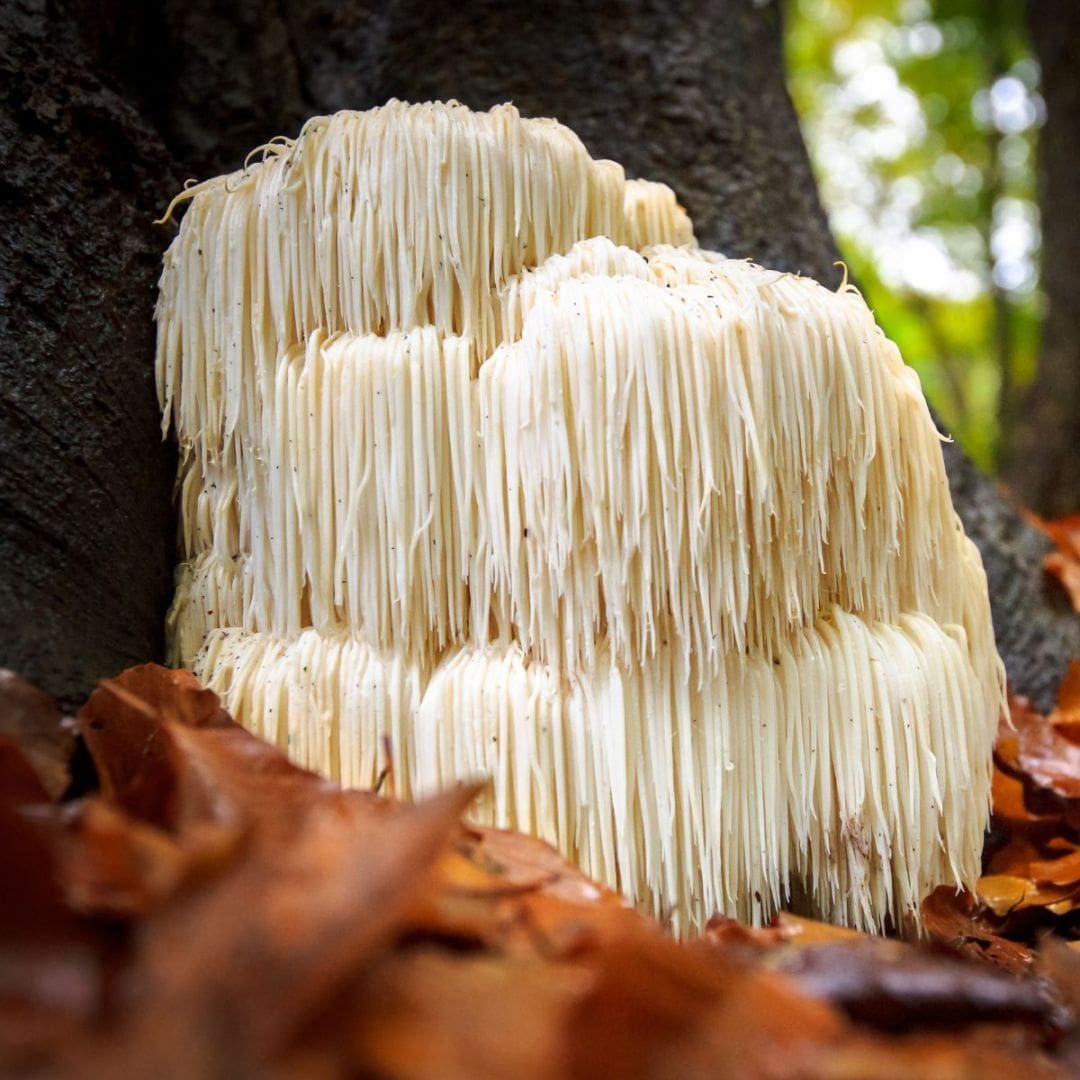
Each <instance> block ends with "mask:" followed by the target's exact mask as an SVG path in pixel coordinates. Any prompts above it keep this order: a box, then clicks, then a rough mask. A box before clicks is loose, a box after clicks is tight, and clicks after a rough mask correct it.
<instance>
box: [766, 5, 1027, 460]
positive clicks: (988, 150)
mask: <svg viewBox="0 0 1080 1080" xmlns="http://www.w3.org/2000/svg"><path fill="white" fill-rule="evenodd" d="M1023 7H1024V5H1023V0H938V2H936V3H934V4H931V3H929V2H928V0H788V7H787V41H786V44H787V62H788V72H789V79H790V86H791V92H792V97H793V98H794V101H795V105H796V108H797V109H798V111H799V115H800V118H801V120H802V123H803V130H804V133H805V135H806V139H807V144H808V146H809V148H810V152H811V157H812V159H813V162H814V168H815V172H816V174H817V177H818V182H819V185H820V188H821V194H822V198H823V200H824V202H825V205H826V207H827V209H828V211H829V215H830V220H831V222H832V226H833V230H834V232H835V234H836V238H837V242H838V243H839V245H840V248H841V251H842V252H843V254H844V257H845V259H846V260H847V261H848V263H849V266H850V268H851V273H852V276H853V278H854V280H855V281H856V282H857V283H858V284H859V286H860V288H861V289H862V290H863V292H864V294H865V296H866V298H867V301H868V302H869V303H870V305H871V306H872V307H873V308H874V310H875V312H876V314H877V317H878V320H879V322H880V323H881V325H882V326H883V327H884V328H885V331H886V333H888V334H889V335H890V336H891V337H892V338H893V339H894V340H895V341H896V342H897V344H898V345H899V346H900V348H901V351H902V352H903V354H904V358H905V359H906V360H907V361H908V363H909V364H911V365H912V366H913V367H914V368H915V369H916V370H917V371H918V372H919V375H920V377H921V378H922V381H923V386H924V388H925V390H926V392H927V395H928V396H929V397H930V399H931V401H933V403H934V405H935V406H936V407H937V408H938V410H939V412H940V413H941V416H942V418H943V420H944V421H945V423H946V424H947V425H948V426H949V428H950V429H951V430H952V431H953V432H954V434H955V435H956V437H958V438H959V439H960V441H961V443H962V444H963V445H964V447H965V449H966V450H967V451H968V453H969V454H971V456H972V457H973V458H975V460H976V461H977V462H979V464H981V465H982V466H983V467H984V468H987V469H990V470H993V469H994V467H995V465H996V461H997V456H998V451H999V449H1000V446H1001V439H1002V438H1003V437H1005V436H1006V435H1007V433H1008V428H1009V416H1010V410H1011V409H1013V408H1014V407H1015V406H1014V402H1015V399H1016V393H1017V390H1018V388H1020V387H1022V386H1023V385H1024V384H1025V383H1026V382H1029V381H1030V379H1031V377H1032V375H1033V373H1034V364H1035V355H1036V350H1037V348H1038V332H1039V323H1040V316H1041V306H1042V298H1041V295H1040V292H1039V287H1038V258H1039V225H1038V208H1037V205H1036V202H1035V159H1034V149H1035V147H1034V140H1035V134H1036V132H1037V129H1038V126H1039V123H1040V121H1041V119H1042V113H1043V104H1042V100H1041V98H1040V97H1039V95H1038V89H1037V87H1038V66H1037V64H1036V63H1035V61H1034V60H1033V58H1032V55H1031V48H1030V44H1029V42H1028V39H1027V34H1026V31H1025V28H1024V20H1023Z"/></svg>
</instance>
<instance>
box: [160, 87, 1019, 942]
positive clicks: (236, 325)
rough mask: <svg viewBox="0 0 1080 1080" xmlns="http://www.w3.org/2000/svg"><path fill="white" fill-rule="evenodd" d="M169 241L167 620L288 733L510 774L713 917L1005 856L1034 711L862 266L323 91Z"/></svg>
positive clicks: (258, 721)
mask: <svg viewBox="0 0 1080 1080" xmlns="http://www.w3.org/2000/svg"><path fill="white" fill-rule="evenodd" d="M259 156H260V158H261V159H260V160H258V161H256V162H255V163H254V164H250V165H248V166H247V167H245V169H244V170H242V171H241V172H238V173H235V174H233V175H232V176H227V177H221V178H218V179H215V180H210V181H208V182H206V183H203V184H200V185H198V186H196V187H195V188H193V189H191V190H189V191H187V192H185V193H184V194H183V195H182V196H180V198H182V199H190V205H189V206H188V208H187V212H186V214H185V216H184V219H183V223H182V225H181V228H180V230H179V233H178V235H177V236H176V239H175V240H174V242H173V244H172V245H171V247H170V248H169V250H168V253H167V255H166V257H165V268H164V273H163V275H162V280H161V297H160V305H159V311H158V321H159V351H158V358H157V373H158V382H159V387H160V393H161V400H162V405H163V409H164V412H165V424H166V425H168V424H169V423H170V421H171V423H172V425H173V427H174V429H175V431H176V435H177V437H178V439H179V444H180V448H181V468H180V481H179V489H180V500H181V521H182V536H181V543H182V548H183V557H184V562H183V563H182V565H181V567H180V569H179V572H178V588H177V593H176V599H175V603H174V606H173V609H172V612H171V615H170V632H171V641H172V647H173V649H174V659H175V660H176V661H177V662H181V663H193V664H194V667H195V670H196V671H197V672H198V674H199V675H200V676H201V677H202V678H203V679H205V680H206V681H207V682H208V683H209V684H210V685H211V686H213V687H215V688H216V689H217V690H219V691H220V692H221V693H222V694H223V695H224V698H225V700H226V702H227V704H228V706H229V707H230V708H231V709H232V710H233V711H234V712H235V714H236V715H237V716H238V717H239V718H240V719H241V720H242V721H243V722H244V723H245V724H247V725H248V726H249V727H251V728H252V729H253V730H255V731H257V732H259V733H260V734H262V735H264V736H265V737H267V738H270V739H272V740H275V741H277V742H278V743H280V744H281V745H283V746H287V747H288V749H289V751H290V753H291V754H292V755H293V756H294V757H295V758H296V759H297V760H299V761H301V762H303V763H305V764H307V765H310V766H314V767H316V768H318V769H321V770H323V771H325V772H326V773H328V774H330V775H332V776H336V777H339V778H340V779H341V780H342V781H343V782H345V783H346V784H351V785H370V784H372V783H373V782H374V781H375V778H376V776H377V775H378V773H379V772H380V770H381V769H382V768H383V767H384V765H385V761H384V757H383V755H384V750H383V746H384V741H385V740H384V736H386V737H388V741H389V744H390V746H391V747H392V752H393V759H394V769H395V782H396V786H397V791H398V792H399V793H400V794H402V795H405V796H408V795H411V794H415V793H418V792H424V791H429V790H432V789H434V788H438V787H442V786H445V785H447V784H450V783H453V782H454V781H456V780H458V779H461V778H466V777H474V776H477V775H483V774H487V775H490V776H491V777H492V778H493V783H492V786H491V790H490V793H489V794H488V796H487V797H486V799H484V800H483V801H482V802H481V804H480V805H479V806H478V807H477V809H476V814H477V817H478V818H480V819H482V820H485V821H490V822H494V823H496V824H498V825H502V826H510V827H515V828H519V829H524V830H529V831H532V832H534V833H536V834H538V835H540V836H542V837H544V838H546V839H548V840H550V841H552V842H553V843H555V844H556V845H558V847H559V848H560V849H561V850H562V851H563V852H565V853H566V854H567V855H568V856H570V857H571V858H572V859H575V860H576V861H577V862H578V863H580V864H581V865H582V866H583V867H584V868H585V869H586V870H587V871H588V872H590V873H592V874H594V875H596V876H598V877H599V878H601V879H603V880H604V881H606V882H608V883H610V884H612V885H614V886H616V887H618V888H620V889H623V890H624V891H626V892H627V893H628V894H629V895H630V896H632V897H633V898H634V899H635V900H636V901H637V902H639V903H641V904H643V905H644V906H646V907H649V908H651V909H653V910H654V911H657V912H663V913H672V914H673V919H674V921H675V923H676V924H677V925H678V926H679V927H681V928H683V929H686V928H689V927H693V926H697V925H700V923H701V921H702V920H703V919H704V918H706V917H707V916H708V915H709V914H711V913H712V912H713V911H714V910H720V911H724V912H727V913H729V914H732V915H736V916H739V917H741V918H749V919H762V918H764V917H766V916H767V915H768V914H769V913H770V912H771V911H773V910H775V909H776V908H777V907H778V906H779V905H781V904H783V903H784V902H785V901H787V900H788V899H789V898H790V897H792V896H794V897H795V898H797V899H798V901H799V902H800V903H803V904H809V905H811V906H812V907H813V908H814V909H815V910H816V911H817V912H819V913H820V914H822V915H824V916H825V917H827V918H831V919H837V920H842V921H845V922H847V923H850V924H853V925H856V926H864V927H878V926H881V925H882V924H883V923H885V922H886V921H889V920H892V921H896V920H899V919H901V918H902V917H904V916H906V915H911V914H913V913H915V912H916V909H917V903H918V901H919V899H920V897H922V896H923V895H924V894H925V893H927V892H928V891H929V890H930V889H931V888H932V887H933V886H935V885H937V884H939V883H941V882H970V881H971V880H972V879H973V878H974V877H975V876H976V875H977V873H978V868H979V852H980V847H981V839H982V834H983V829H984V827H985V824H986V819H987V807H988V791H989V782H990V754H989V751H990V746H991V742H992V739H993V733H994V728H995V724H996V721H997V717H998V711H999V707H1000V704H1001V699H1002V685H1003V677H1002V669H1001V665H1000V662H999V660H998V657H997V654H996V652H995V650H994V642H993V635H992V631H991V626H990V615H989V608H988V603H987V595H986V583H985V578H984V575H983V572H982V567H981V564H980V561H979V557H978V555H977V553H976V551H975V549H974V547H973V545H972V544H971V543H970V542H969V541H968V539H967V538H966V537H965V536H964V534H963V531H962V529H961V526H960V523H959V521H958V519H957V517H956V515H955V514H954V512H953V509H952V505H951V503H950V499H949V491H948V486H947V483H946V477H945V472H944V469H943V465H942V457H941V452H940V448H939V445H938V438H937V435H936V432H935V429H934V426H933V424H932V422H931V419H930V416H929V413H928V411H927V407H926V404H925V402H924V400H923V397H922V394H921V393H920V390H919V385H918V380H917V378H916V376H915V375H914V373H913V372H912V371H910V370H909V369H908V368H906V367H905V366H904V364H903V362H902V360H901V358H900V355H899V353H898V351H897V349H896V347H895V346H894V345H893V344H892V343H891V342H890V341H888V340H887V339H886V338H885V337H884V336H883V334H882V333H881V331H880V330H879V329H878V328H877V326H876V325H875V324H874V320H873V317H872V316H871V314H870V312H869V311H868V309H867V307H866V305H865V304H864V303H863V301H862V299H861V298H860V297H859V295H858V293H856V292H855V291H854V290H853V289H851V288H847V287H842V288H841V289H840V290H839V291H838V292H830V291H828V290H827V289H825V288H823V287H822V286H820V285H818V284H816V283H815V282H813V281H810V280H807V279H805V278H799V277H795V276H792V275H790V274H783V273H777V272H772V271H769V270H764V269H761V268H760V267H758V266H754V265H752V264H750V263H746V262H736V261H731V260H727V259H724V258H722V257H721V256H719V255H715V254H712V253H710V252H706V251H702V250H699V249H698V248H697V247H696V246H695V245H694V242H693V236H692V231H691V226H690V222H689V220H688V219H687V217H686V215H685V213H684V212H683V211H682V209H681V208H680V207H679V206H678V205H677V203H676V201H675V198H674V196H673V194H672V192H671V191H670V190H669V189H668V188H666V187H664V186H663V185H659V184H649V183H646V182H643V181H627V180H626V179H625V177H624V174H623V170H622V168H621V167H620V166H618V165H617V164H615V163H613V162H609V161H593V160H592V159H590V157H589V156H588V154H587V153H586V151H585V149H584V147H583V146H582V144H581V142H580V141H579V140H578V139H577V138H576V137H575V136H574V135H573V133H572V132H570V131H569V130H567V129H566V128H564V127H562V126H560V125H559V124H557V123H555V122H553V121H551V120H523V119H521V118H520V117H519V115H518V113H517V111H516V110H515V109H513V108H512V107H510V106H501V107H499V108H495V109H492V110H491V111H490V112H487V113H474V112H471V111H469V110H468V109H466V108H464V107H462V106H459V105H456V104H427V105H417V106H412V105H406V104H402V103H399V102H392V103H390V104H389V105H387V106H385V107H384V108H380V109H373V110H371V111H370V112H365V113H349V112H345V113H339V114H337V115H335V116H332V117H322V118H318V119H315V120H312V121H310V122H309V123H308V124H307V125H306V126H305V127H304V130H303V131H302V132H301V134H300V137H299V138H298V139H297V140H296V141H295V142H293V141H281V142H274V143H271V144H269V145H267V146H266V147H263V148H261V155H259Z"/></svg>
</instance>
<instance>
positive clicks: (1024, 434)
mask: <svg viewBox="0 0 1080 1080" xmlns="http://www.w3.org/2000/svg"><path fill="white" fill-rule="evenodd" d="M1028 25H1029V26H1030V28H1031V37H1032V41H1033V43H1034V46H1035V53H1036V55H1037V57H1038V59H1039V64H1040V66H1041V68H1042V95H1043V98H1044V99H1045V101H1046V124H1045V125H1044V127H1043V129H1042V131H1041V132H1040V133H1039V152H1038V164H1039V188H1040V190H1039V203H1040V207H1041V210H1042V234H1043V240H1042V244H1043V284H1044V287H1045V289H1046V298H1047V311H1046V321H1045V323H1044V324H1043V338H1042V346H1041V349H1040V355H1039V366H1038V370H1037V373H1036V376H1035V381H1034V383H1033V384H1032V386H1031V388H1030V391H1029V393H1028V394H1027V395H1026V398H1025V401H1024V406H1023V408H1022V409H1020V410H1018V415H1017V417H1016V423H1015V428H1014V433H1013V439H1012V452H1011V453H1010V454H1009V456H1008V458H1007V461H1006V468H1005V475H1006V476H1007V477H1008V480H1009V483H1010V484H1011V486H1012V488H1013V490H1014V491H1016V492H1017V494H1018V495H1019V496H1020V497H1021V498H1023V499H1024V500H1025V501H1026V502H1028V503H1029V504H1030V505H1031V506H1033V507H1034V508H1035V509H1036V510H1038V511H1039V512H1040V513H1042V514H1046V515H1048V516H1057V515H1060V514H1067V513H1074V512H1076V511H1078V510H1080V452H1078V450H1077V447H1080V270H1078V267H1080V185H1078V184H1077V182H1076V175H1077V170H1078V169H1080V77H1078V75H1080V5H1078V4H1077V3H1076V2H1075V0H1030V3H1029V4H1028Z"/></svg>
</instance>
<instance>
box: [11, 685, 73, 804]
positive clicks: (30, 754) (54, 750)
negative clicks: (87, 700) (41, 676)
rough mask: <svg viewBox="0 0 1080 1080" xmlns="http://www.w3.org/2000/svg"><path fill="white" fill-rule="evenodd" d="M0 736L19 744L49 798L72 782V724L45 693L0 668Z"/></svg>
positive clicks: (64, 789) (62, 790)
mask: <svg viewBox="0 0 1080 1080" xmlns="http://www.w3.org/2000/svg"><path fill="white" fill-rule="evenodd" d="M0 737H3V738H4V739H5V740H9V741H10V744H11V745H13V746H15V747H16V748H18V750H19V752H20V753H21V754H22V755H23V757H24V758H25V759H26V761H27V763H28V764H29V765H30V767H31V769H33V771H34V773H35V774H36V776H37V778H38V780H39V781H40V783H41V787H42V789H43V790H44V791H45V792H46V794H47V796H48V797H49V798H50V799H59V798H60V796H61V795H63V794H64V792H65V791H66V790H67V788H68V785H69V784H70V783H71V772H70V768H69V766H70V763H71V758H72V755H73V754H74V752H75V725H74V723H73V721H71V720H68V719H66V718H65V717H63V716H62V715H61V714H60V711H59V709H57V707H56V705H55V704H54V703H53V700H52V698H50V697H49V696H48V694H45V693H43V692H42V691H41V690H39V689H38V688H37V687H36V686H32V685H31V684H30V683H28V682H27V681H26V680H25V679H21V678H19V676H18V675H16V674H15V673H14V672H13V671H8V670H6V669H3V668H0Z"/></svg>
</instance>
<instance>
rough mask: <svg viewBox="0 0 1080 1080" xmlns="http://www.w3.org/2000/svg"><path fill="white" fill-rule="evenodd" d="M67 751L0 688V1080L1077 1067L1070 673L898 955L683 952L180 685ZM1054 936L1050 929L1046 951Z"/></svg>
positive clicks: (18, 692) (520, 844)
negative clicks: (78, 751) (80, 782)
mask: <svg viewBox="0 0 1080 1080" xmlns="http://www.w3.org/2000/svg"><path fill="white" fill-rule="evenodd" d="M78 728H79V731H80V732H81V735H82V738H83V739H84V740H85V745H86V747H87V748H88V750H89V753H90V755H91V757H92V759H93V764H94V767H95V769H96V773H97V781H98V786H97V790H95V791H93V792H91V793H89V794H84V795H82V796H81V797H78V798H72V797H70V796H68V797H67V798H62V796H65V795H66V794H67V792H68V790H69V783H70V773H69V771H68V770H69V765H70V758H71V755H72V753H73V744H74V740H73V737H72V729H71V724H70V722H66V721H65V720H64V719H63V718H62V717H61V716H60V715H59V714H58V713H56V712H55V710H54V709H53V708H52V706H51V703H49V702H48V700H47V699H46V698H45V697H44V696H43V695H40V694H38V693H37V692H36V691H34V690H33V689H32V688H31V687H29V686H28V685H27V684H25V683H23V682H22V681H21V680H19V679H17V678H16V677H15V676H10V675H8V676H4V677H3V678H0V864H2V866H0V875H2V880H3V881H4V883H5V885H4V888H3V889H0V1072H2V1073H3V1074H4V1075H25V1076H35V1077H39V1076H46V1077H47V1076H61V1077H67V1076H71V1077H76V1076H77V1077H80V1078H81V1077H98V1076H100V1077H124V1076H149V1075H153V1076H155V1077H166V1078H168V1077H204V1076H205V1077H217V1076H268V1077H279V1076H280V1077H288V1078H292V1077H339V1076H341V1077H344V1076H373V1077H438V1078H440V1080H441V1078H448V1080H453V1078H455V1077H461V1078H465V1077H514V1078H518V1077H594V1076H601V1075H603V1076H618V1077H623V1076H625V1077H672V1076H679V1077H696V1076H702V1077H704V1076H710V1077H711V1076H731V1077H742V1076H746V1077H836V1078H840V1077H852V1078H853V1077H860V1078H868V1080H872V1078H875V1077H901V1076H904V1077H906V1076H934V1077H938V1076H940V1077H968V1076H971V1077H976V1076H986V1075H997V1074H999V1073H1001V1074H1003V1073H1004V1072H1005V1070H1007V1069H1014V1070H1024V1071H1023V1075H1025V1076H1027V1077H1043V1076H1045V1077H1057V1076H1068V1075H1075V1074H1076V1071H1077V1070H1078V1069H1080V1025H1078V1020H1077V1016H1078V1010H1080V952H1077V951H1076V949H1075V948H1074V946H1075V944H1076V943H1077V942H1078V941H1080V916H1078V915H1077V910H1078V909H1080V831H1078V826H1080V667H1078V668H1077V669H1074V671H1073V672H1072V673H1070V677H1069V678H1068V679H1067V680H1066V682H1065V684H1064V686H1063V688H1062V698H1061V701H1060V703H1059V705H1058V708H1057V709H1056V710H1055V712H1054V713H1053V714H1051V716H1049V717H1041V716H1039V715H1038V714H1036V713H1034V712H1033V711H1032V710H1031V709H1030V708H1029V707H1028V706H1027V704H1026V703H1024V702H1023V701H1021V700H1020V699H1016V700H1014V702H1013V704H1012V726H1011V727H1009V726H1005V727H1003V729H1002V735H1001V738H1000V739H999V743H998V749H997V752H996V756H995V783H994V797H995V814H994V819H993V827H992V830H991V833H990V835H989V842H988V845H987V856H986V867H985V869H986V873H985V874H984V876H983V878H982V879H981V880H980V882H979V885H978V888H977V890H976V894H975V895H968V894H956V893H955V892H954V891H952V890H948V889H939V890H937V891H936V892H935V893H933V894H932V895H931V896H930V897H928V898H927V900H926V901H925V904H924V908H923V919H924V926H925V934H924V935H923V936H922V937H921V938H917V939H913V940H907V941H901V940H887V939H884V938H875V937H871V936H869V935H865V934H859V933H855V932H853V931H850V930H844V929H842V928H838V927H832V926H826V925H824V924H820V923H816V922H814V921H812V920H809V919H805V918H801V917H799V916H797V915H794V914H788V913H784V914H781V915H779V916H778V917H777V918H776V919H775V920H774V922H773V925H771V926H769V927H765V928H757V929H755V928H750V927H747V926H743V925H741V924H738V923H736V922H733V921H731V920H728V919H724V918H721V917H717V918H715V919H713V921H712V922H711V923H710V924H709V927H708V928H707V930H706V931H705V932H704V933H703V934H702V935H701V937H700V938H698V939H696V940H691V941H687V942H681V943H680V942H677V941H675V940H674V939H673V938H672V937H670V936H669V935H668V934H667V933H666V932H665V931H664V929H663V928H662V927H661V926H659V925H658V924H657V923H655V922H653V921H652V920H650V919H648V918H646V917H645V916H643V915H640V914H638V913H637V912H635V911H633V910H632V909H631V908H630V907H629V906H628V905H627V903H626V902H625V901H624V900H623V898H622V897H620V896H619V895H618V894H617V893H614V892H612V891H611V890H609V889H605V888H603V887H602V886H600V885H597V884H596V883H594V882H592V881H590V880H589V879H588V878H586V877H585V876H584V875H583V874H581V873H580V872H579V871H577V870H575V869H574V868H573V867H571V866H569V865H567V864H566V863H565V862H564V861H563V860H562V859H561V858H560V857H559V856H558V855H557V854H556V853H555V852H554V850H553V849H551V848H550V847H549V846H548V845H546V844H544V843H543V842H541V841H538V840H535V839H533V838H531V837H527V836H524V835H520V834H514V833H508V832H502V831H499V830H495V829H488V828H477V827H475V826H472V825H470V824H468V823H467V822H464V821H463V820H462V815H463V814H464V813H465V812H466V811H467V809H468V806H469V803H470V801H471V799H472V798H473V797H475V795H476V789H473V788H469V787H460V788H457V789H454V790H452V791H448V792H445V793H444V794H442V795H441V796H439V797H437V798H435V799H431V800H428V801H425V802H420V803H417V804H411V805H410V804H403V803H399V802H396V801H394V800H393V799H390V798H381V797H378V796H376V795H375V794H373V793H370V792H359V791H343V790H341V789H339V788H338V787H337V786H335V785H333V784H331V783H329V782H328V781H326V780H324V779H322V778H321V777H319V776H316V775H315V774H313V773H310V772H307V771H305V770H303V769H299V768H297V767H296V766H294V765H292V764H290V763H289V762H288V760H287V759H286V757H285V756H284V754H283V753H282V752H281V751H280V750H279V749H278V748H276V747H274V746H271V745H269V744H267V743H265V742H262V741H261V740H259V739H258V738H256V737H255V736H253V735H250V734H249V733H248V732H246V731H245V730H244V729H243V728H241V727H240V726H238V725H237V724H235V723H233V721H232V720H231V719H230V718H229V716H228V715H227V714H226V713H225V712H224V710H222V709H221V707H220V704H219V702H218V700H217V698H216V697H215V696H214V695H213V694H212V693H211V692H210V691H207V690H205V689H203V688H201V687H200V686H199V685H198V683H197V682H196V681H195V680H194V678H193V677H192V676H191V675H190V674H188V673H186V672H176V671H169V670H167V669H165V668H160V667H157V666H155V665H144V666H142V667H137V668H132V669H129V670H128V671H126V672H124V673H123V674H122V675H120V676H118V677H117V678H116V679H112V680H108V681H106V682H104V683H103V684H102V685H101V686H100V688H99V689H98V690H97V691H96V692H95V693H94V695H93V696H92V697H91V698H90V700H89V701H88V702H87V704H86V705H85V706H84V707H83V709H82V711H81V712H80V714H79V717H78ZM1047 935H1050V938H1049V940H1048V939H1047Z"/></svg>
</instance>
